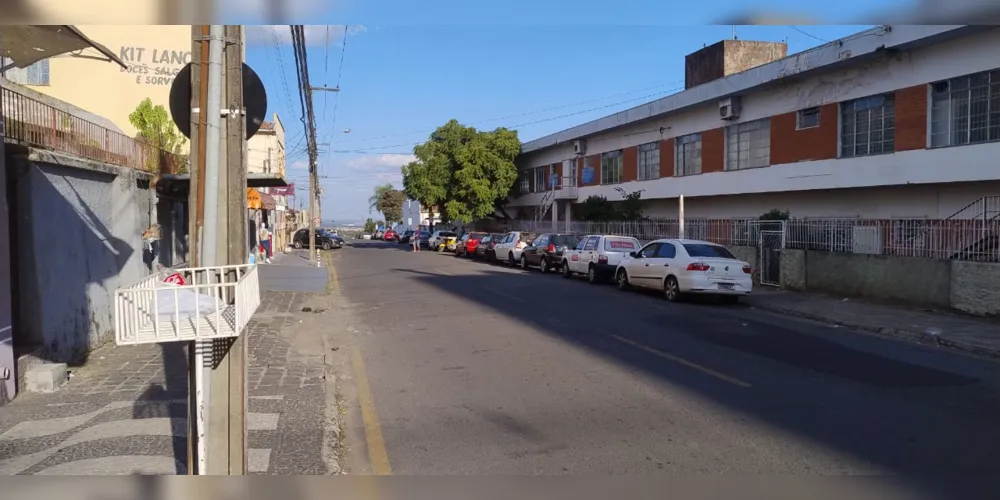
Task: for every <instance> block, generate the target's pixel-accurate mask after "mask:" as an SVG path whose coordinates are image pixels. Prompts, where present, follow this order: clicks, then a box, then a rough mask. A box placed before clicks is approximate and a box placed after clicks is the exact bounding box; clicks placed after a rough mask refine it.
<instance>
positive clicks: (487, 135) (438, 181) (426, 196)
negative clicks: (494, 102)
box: [402, 120, 521, 223]
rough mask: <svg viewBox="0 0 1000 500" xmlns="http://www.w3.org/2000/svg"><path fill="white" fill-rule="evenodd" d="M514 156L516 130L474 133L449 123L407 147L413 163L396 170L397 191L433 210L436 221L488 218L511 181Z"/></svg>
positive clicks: (518, 148)
mask: <svg viewBox="0 0 1000 500" xmlns="http://www.w3.org/2000/svg"><path fill="white" fill-rule="evenodd" d="M520 152H521V141H520V139H518V137H517V132H516V131H513V130H508V129H505V128H498V129H495V130H492V131H480V130H476V129H475V128H473V127H467V126H464V125H462V124H460V123H459V122H458V121H457V120H450V121H449V122H448V123H446V124H444V125H442V126H440V127H438V128H437V130H435V131H434V132H433V133H432V134H431V135H430V137H429V138H428V140H427V141H426V142H425V143H423V144H421V145H419V146H417V147H415V148H413V154H414V156H416V157H417V159H416V160H415V161H413V162H411V163H410V164H408V165H406V166H404V167H403V169H402V170H403V191H404V193H405V194H406V195H407V196H409V197H410V198H411V199H414V200H417V201H419V202H420V204H421V206H423V207H427V209H428V210H433V209H434V208H433V207H438V209H439V210H441V211H442V213H441V214H439V215H440V216H441V220H442V221H446V222H447V221H460V222H463V223H469V222H472V221H473V220H475V219H481V218H484V217H489V216H492V215H494V213H495V211H496V210H497V208H498V206H500V207H502V204H503V202H504V201H506V200H507V198H508V197H509V195H510V193H511V189H512V188H513V186H514V183H515V182H516V181H517V167H516V166H515V165H514V159H515V158H516V157H517V155H518V154H519V153H520ZM430 216H431V218H432V219H433V216H434V214H433V213H431V214H430Z"/></svg>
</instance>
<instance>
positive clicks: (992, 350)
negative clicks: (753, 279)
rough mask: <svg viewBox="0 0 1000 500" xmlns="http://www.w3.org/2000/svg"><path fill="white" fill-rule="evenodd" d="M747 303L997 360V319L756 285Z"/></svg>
mask: <svg viewBox="0 0 1000 500" xmlns="http://www.w3.org/2000/svg"><path fill="white" fill-rule="evenodd" d="M743 303H744V304H745V305H747V306H750V307H756V308H758V309H762V310H766V311H773V312H778V313H782V314H787V315H789V316H798V317H801V318H807V319H812V320H816V321H822V322H825V323H832V324H835V325H841V326H846V327H849V328H856V329H859V330H864V331H868V332H873V333H877V334H879V335H883V336H886V337H894V338H899V339H903V340H908V341H911V342H918V343H921V344H931V345H939V346H942V347H948V348H951V349H956V350H959V351H964V352H969V353H973V354H977V355H981V356H987V357H991V358H996V359H1000V321H997V320H993V319H988V318H978V317H974V316H965V315H961V314H955V313H952V312H947V311H932V310H928V309H918V308H907V307H901V306H893V305H886V304H878V303H873V302H866V301H864V300H861V299H853V298H850V299H848V298H841V297H831V296H825V295H819V294H813V293H801V292H793V291H788V290H769V289H757V290H754V293H753V295H751V296H749V297H746V298H744V299H743Z"/></svg>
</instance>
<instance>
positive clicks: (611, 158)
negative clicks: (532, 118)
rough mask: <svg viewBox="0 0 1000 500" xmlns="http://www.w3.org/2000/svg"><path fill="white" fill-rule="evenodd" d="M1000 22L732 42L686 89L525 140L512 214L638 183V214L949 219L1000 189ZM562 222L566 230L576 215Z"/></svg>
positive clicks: (699, 59) (695, 64) (692, 67)
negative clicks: (801, 44)
mask: <svg viewBox="0 0 1000 500" xmlns="http://www.w3.org/2000/svg"><path fill="white" fill-rule="evenodd" d="M997 47H1000V27H995V26H964V25H949V26H916V25H898V26H881V27H877V28H873V29H870V30H867V31H864V32H861V33H857V34H855V35H852V36H849V37H846V38H843V39H840V40H835V41H833V42H830V43H826V44H824V45H821V46H819V47H816V48H814V49H811V50H807V51H804V52H801V53H798V54H794V55H790V56H785V53H786V51H787V49H786V48H785V47H784V44H769V43H762V42H741V41H735V40H731V41H726V42H720V43H719V44H716V45H713V46H709V47H706V48H704V49H702V50H700V51H698V52H696V53H694V54H692V55H690V56H688V57H687V61H686V63H687V64H686V73H687V74H686V80H687V88H686V90H684V91H683V92H680V93H677V94H674V95H671V96H668V97H665V98H662V99H659V100H656V101H653V102H649V103H647V104H643V105H641V106H637V107H634V108H632V109H629V110H626V111H622V112H620V113H616V114H613V115H610V116H606V117H604V118H600V119H597V120H594V121H591V122H588V123H584V124H582V125H579V126H576V127H573V128H570V129H567V130H563V131H561V132H557V133H554V134H551V135H548V136H545V137H542V138H539V139H536V140H532V141H529V142H527V143H525V144H524V146H523V150H522V151H523V152H522V154H521V156H520V157H519V159H518V165H519V168H520V169H521V179H520V181H519V182H520V191H521V195H520V196H517V197H515V198H514V199H513V200H512V201H511V202H510V204H509V206H510V207H514V210H517V207H521V208H522V209H528V210H531V209H534V211H535V213H536V216H537V217H538V218H539V219H543V220H544V219H548V218H549V217H551V219H552V221H560V220H562V221H567V222H568V221H570V220H572V212H573V206H574V204H578V203H581V202H583V201H584V200H586V199H587V198H588V197H589V196H592V195H601V196H604V197H606V198H607V199H608V200H611V201H615V200H621V199H622V195H621V194H620V193H619V192H618V191H617V190H616V188H618V187H621V188H623V190H624V191H625V192H632V191H635V190H642V199H643V200H646V201H645V204H644V212H643V213H644V215H645V216H647V217H654V218H655V217H661V218H676V217H677V214H678V208H679V207H678V199H679V198H680V197H681V196H682V195H683V196H684V199H685V216H686V217H689V218H736V217H758V216H760V215H761V214H763V213H765V212H768V211H770V210H772V209H779V210H783V211H784V210H787V211H789V212H790V215H791V216H792V217H797V218H807V217H817V218H820V217H822V218H878V219H888V218H930V219H944V218H948V217H949V216H951V215H953V214H955V213H956V212H958V211H960V210H962V209H963V207H966V206H968V205H969V204H970V203H973V202H975V201H976V200H980V199H983V198H984V197H987V196H989V195H998V194H1000V163H998V158H1000V50H997ZM567 225H568V224H567Z"/></svg>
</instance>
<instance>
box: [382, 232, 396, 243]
mask: <svg viewBox="0 0 1000 500" xmlns="http://www.w3.org/2000/svg"><path fill="white" fill-rule="evenodd" d="M382 239H383V240H385V241H398V240H399V233H397V232H396V231H395V230H393V229H387V230H386V231H385V234H383V235H382Z"/></svg>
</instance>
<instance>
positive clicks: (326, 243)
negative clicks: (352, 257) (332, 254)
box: [292, 229, 344, 250]
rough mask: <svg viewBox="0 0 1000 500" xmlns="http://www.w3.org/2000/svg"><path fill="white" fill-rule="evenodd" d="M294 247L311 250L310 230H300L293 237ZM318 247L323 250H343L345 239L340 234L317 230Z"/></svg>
mask: <svg viewBox="0 0 1000 500" xmlns="http://www.w3.org/2000/svg"><path fill="white" fill-rule="evenodd" d="M292 246H293V247H295V248H309V230H308V229H299V230H298V231H295V234H294V235H292ZM316 246H317V247H319V248H322V249H323V250H330V249H333V248H341V247H343V246H344V238H342V237H341V236H340V235H338V234H333V233H331V232H329V231H326V230H323V229H318V230H316Z"/></svg>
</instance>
